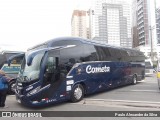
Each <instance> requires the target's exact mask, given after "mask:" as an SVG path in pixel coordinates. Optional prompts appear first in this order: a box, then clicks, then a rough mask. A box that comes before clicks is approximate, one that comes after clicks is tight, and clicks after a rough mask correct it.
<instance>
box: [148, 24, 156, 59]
mask: <svg viewBox="0 0 160 120" xmlns="http://www.w3.org/2000/svg"><path fill="white" fill-rule="evenodd" d="M153 29H155V28H154V26H153V27H151V26H149V30H150V37H151V60H152V61H153V59H154V58H153V40H152V30H153Z"/></svg>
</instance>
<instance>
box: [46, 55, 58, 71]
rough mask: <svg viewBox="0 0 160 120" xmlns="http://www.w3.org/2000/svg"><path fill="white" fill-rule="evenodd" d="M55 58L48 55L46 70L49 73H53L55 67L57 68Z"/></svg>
mask: <svg viewBox="0 0 160 120" xmlns="http://www.w3.org/2000/svg"><path fill="white" fill-rule="evenodd" d="M55 62H56V60H55V58H54V57H48V59H47V64H46V71H47V73H53V72H54V70H55V68H56V65H55Z"/></svg>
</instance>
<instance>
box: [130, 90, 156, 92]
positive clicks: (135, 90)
mask: <svg viewBox="0 0 160 120" xmlns="http://www.w3.org/2000/svg"><path fill="white" fill-rule="evenodd" d="M130 91H133V92H159V91H158V90H130Z"/></svg>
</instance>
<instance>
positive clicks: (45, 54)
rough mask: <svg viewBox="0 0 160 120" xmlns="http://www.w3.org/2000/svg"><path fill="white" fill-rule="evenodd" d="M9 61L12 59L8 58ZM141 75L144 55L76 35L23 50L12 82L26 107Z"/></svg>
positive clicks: (124, 82)
mask: <svg viewBox="0 0 160 120" xmlns="http://www.w3.org/2000/svg"><path fill="white" fill-rule="evenodd" d="M10 60H12V59H10ZM144 77H145V56H144V55H143V53H142V52H140V51H138V50H133V49H128V48H121V47H114V46H110V45H108V44H101V43H98V42H96V41H91V40H87V39H82V38H77V37H60V38H55V39H52V40H50V41H47V42H44V43H42V44H39V45H36V46H34V47H32V48H30V49H28V50H27V52H26V53H25V54H24V59H23V61H22V64H21V70H20V72H19V74H18V77H17V82H16V90H15V94H16V99H17V101H18V102H19V103H21V104H23V105H26V106H30V107H33V106H34V107H36V106H43V105H47V104H53V103H57V102H62V101H66V100H70V101H72V102H78V101H80V100H82V99H83V97H84V95H88V94H93V93H95V92H99V91H104V90H108V89H111V88H115V87H118V86H122V85H127V84H136V83H137V81H140V80H142V79H144Z"/></svg>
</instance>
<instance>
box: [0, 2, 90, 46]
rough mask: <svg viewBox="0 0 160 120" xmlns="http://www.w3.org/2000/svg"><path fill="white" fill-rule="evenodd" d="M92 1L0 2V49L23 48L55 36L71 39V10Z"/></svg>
mask: <svg viewBox="0 0 160 120" xmlns="http://www.w3.org/2000/svg"><path fill="white" fill-rule="evenodd" d="M91 1H92V2H93V0H0V46H2V45H5V46H8V47H12V46H14V45H18V46H19V47H18V48H19V49H26V48H28V47H31V46H33V45H35V44H38V43H41V42H44V41H46V40H49V39H52V38H55V37H58V36H70V35H71V16H72V12H73V9H76V8H80V9H82V8H84V9H86V8H89V6H91ZM82 6H83V7H82ZM18 48H17V49H18Z"/></svg>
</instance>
